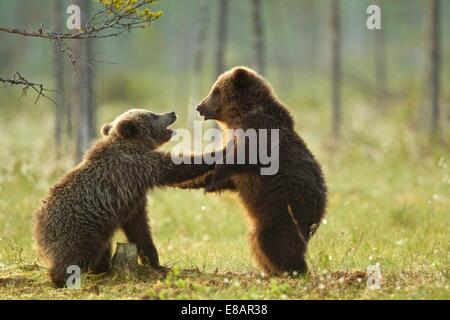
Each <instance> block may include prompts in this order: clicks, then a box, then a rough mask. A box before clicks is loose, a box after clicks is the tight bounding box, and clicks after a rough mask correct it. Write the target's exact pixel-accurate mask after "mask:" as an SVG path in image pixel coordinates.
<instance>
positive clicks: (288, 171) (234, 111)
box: [188, 67, 327, 274]
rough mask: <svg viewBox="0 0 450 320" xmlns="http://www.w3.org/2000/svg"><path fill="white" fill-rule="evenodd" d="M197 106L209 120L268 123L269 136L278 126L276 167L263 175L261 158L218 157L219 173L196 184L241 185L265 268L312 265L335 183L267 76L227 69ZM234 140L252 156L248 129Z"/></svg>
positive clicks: (234, 124)
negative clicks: (309, 255)
mask: <svg viewBox="0 0 450 320" xmlns="http://www.w3.org/2000/svg"><path fill="white" fill-rule="evenodd" d="M197 110H198V111H199V113H200V115H202V116H204V118H205V120H206V119H213V120H217V121H219V123H221V124H222V125H223V126H224V127H225V128H229V129H242V130H244V131H246V130H248V129H256V131H260V130H261V129H267V131H266V132H268V134H269V135H270V132H271V129H278V134H279V137H278V141H276V142H275V143H277V144H278V147H279V148H278V149H279V159H278V164H279V168H278V171H277V172H276V174H274V175H261V174H260V172H261V168H262V167H263V165H262V162H259V161H256V164H243V165H242V164H234V165H232V164H217V165H216V167H215V170H214V176H211V175H207V176H206V177H203V178H201V179H199V180H197V181H196V183H195V184H191V186H192V187H201V186H205V185H206V184H208V186H207V187H206V190H205V191H217V190H225V189H228V190H229V189H231V190H236V191H237V192H238V194H239V196H240V198H241V199H242V202H243V204H244V206H245V207H246V209H247V212H248V217H249V221H250V229H251V231H250V242H251V246H252V251H253V254H254V255H255V257H256V259H257V261H258V263H259V265H260V266H261V267H262V268H263V269H264V271H265V272H267V273H269V274H279V273H281V272H293V271H296V272H300V273H304V272H306V271H307V265H306V262H305V253H306V247H307V243H308V241H309V239H310V237H311V235H312V234H313V233H314V231H315V230H316V228H317V226H318V225H319V223H320V221H321V219H322V217H323V215H324V213H325V207H326V197H327V189H326V185H325V180H324V178H323V174H322V170H321V168H320V165H319V163H318V162H317V161H316V160H315V158H314V156H313V155H312V153H311V152H310V151H309V149H308V147H307V146H306V144H305V142H304V141H303V140H302V139H301V138H300V136H299V135H298V134H297V133H296V132H295V130H294V121H293V118H292V116H291V115H290V113H289V111H288V110H287V109H286V108H285V107H284V106H283V104H282V103H281V102H280V101H279V100H278V99H277V98H276V97H275V96H274V94H273V91H272V89H271V87H270V85H269V84H268V83H267V81H266V80H265V79H264V78H263V77H261V76H260V75H258V74H257V73H256V72H254V71H253V70H250V69H248V68H244V67H238V68H234V69H232V70H230V71H228V72H225V73H224V74H222V75H221V76H220V77H219V79H218V80H217V81H216V83H215V84H214V85H213V87H212V89H211V92H210V94H209V95H208V96H207V97H206V98H205V99H204V100H203V101H202V102H201V103H200V105H199V106H198V107H197ZM256 139H258V141H257V145H258V148H261V147H264V148H265V149H266V150H272V148H271V145H270V143H271V137H267V140H264V141H263V139H260V138H259V135H258V136H257V138H256ZM259 139H260V140H259ZM234 141H235V142H234V145H235V149H236V150H238V149H240V148H242V149H241V150H245V159H246V161H247V163H248V159H249V152H250V150H249V145H250V143H251V141H249V139H248V137H247V136H244V137H239V136H237V137H236V136H235V139H234ZM261 143H263V144H267V145H260V144H261ZM243 144H245V145H243ZM231 145H233V143H231ZM236 154H237V152H235V156H236ZM257 154H258V153H257ZM235 160H236V158H235ZM221 162H226V160H223V161H221ZM235 163H236V161H235ZM202 184H203V185H202ZM188 187H189V186H188Z"/></svg>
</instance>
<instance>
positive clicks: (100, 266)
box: [92, 242, 111, 274]
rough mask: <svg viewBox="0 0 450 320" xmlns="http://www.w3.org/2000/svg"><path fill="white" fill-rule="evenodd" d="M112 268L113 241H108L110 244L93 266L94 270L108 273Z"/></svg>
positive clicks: (97, 272)
mask: <svg viewBox="0 0 450 320" xmlns="http://www.w3.org/2000/svg"><path fill="white" fill-rule="evenodd" d="M110 269H111V243H110V242H108V244H107V245H106V246H105V248H104V249H103V251H102V253H101V254H100V256H99V257H98V260H97V261H96V263H95V265H94V267H93V268H92V272H93V273H96V274H99V273H106V272H109V271H110Z"/></svg>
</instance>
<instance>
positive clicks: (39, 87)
mask: <svg viewBox="0 0 450 320" xmlns="http://www.w3.org/2000/svg"><path fill="white" fill-rule="evenodd" d="M0 82H1V83H3V84H4V86H3V88H5V87H10V86H20V87H22V96H21V97H25V96H26V95H27V91H28V89H29V88H31V89H33V90H34V91H35V92H36V93H37V97H36V100H35V103H37V102H38V100H39V99H40V98H41V97H44V98H45V99H48V100H50V101H51V102H53V104H54V105H55V106H58V104H57V103H56V101H55V100H54V99H53V98H52V97H50V96H48V95H47V94H46V92H55V93H58V91H56V90H51V89H47V88H45V87H44V85H43V84H42V83H36V82H32V81H29V80H27V79H25V78H24V77H23V76H22V75H21V74H20V73H19V72H16V73H15V74H14V76H13V78H12V79H4V78H2V77H0Z"/></svg>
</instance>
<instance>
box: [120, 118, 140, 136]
mask: <svg viewBox="0 0 450 320" xmlns="http://www.w3.org/2000/svg"><path fill="white" fill-rule="evenodd" d="M117 132H118V133H119V134H120V135H121V136H122V137H124V138H131V137H132V136H134V135H135V134H137V132H138V128H137V127H136V125H135V124H134V123H133V122H131V121H129V120H123V121H120V122H119V123H118V124H117Z"/></svg>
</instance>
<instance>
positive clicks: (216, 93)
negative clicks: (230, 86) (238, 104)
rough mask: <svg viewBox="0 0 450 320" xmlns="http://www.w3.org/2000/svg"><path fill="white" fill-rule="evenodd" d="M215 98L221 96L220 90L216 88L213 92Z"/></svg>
mask: <svg viewBox="0 0 450 320" xmlns="http://www.w3.org/2000/svg"><path fill="white" fill-rule="evenodd" d="M212 94H213V96H214V97H217V96H218V95H220V90H219V89H218V88H215V89H214V90H213V92H212Z"/></svg>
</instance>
